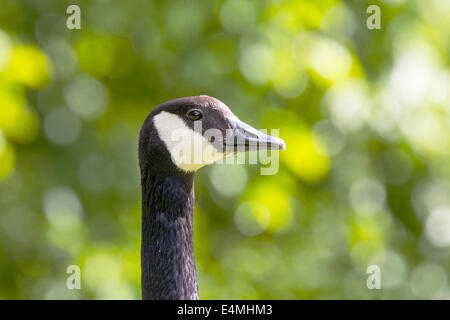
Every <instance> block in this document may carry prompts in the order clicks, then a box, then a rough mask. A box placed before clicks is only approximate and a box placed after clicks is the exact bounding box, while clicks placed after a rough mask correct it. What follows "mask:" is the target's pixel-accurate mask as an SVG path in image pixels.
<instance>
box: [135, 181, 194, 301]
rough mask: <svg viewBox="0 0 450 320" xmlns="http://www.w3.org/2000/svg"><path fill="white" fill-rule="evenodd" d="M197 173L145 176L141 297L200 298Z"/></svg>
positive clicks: (143, 186)
mask: <svg viewBox="0 0 450 320" xmlns="http://www.w3.org/2000/svg"><path fill="white" fill-rule="evenodd" d="M193 210H194V176H193V175H178V174H174V175H167V174H154V175H148V176H143V177H142V247H141V269H142V283H141V284H142V298H143V299H166V300H171V299H198V284H197V274H196V270H195V260H194V246H193V231H194V213H193Z"/></svg>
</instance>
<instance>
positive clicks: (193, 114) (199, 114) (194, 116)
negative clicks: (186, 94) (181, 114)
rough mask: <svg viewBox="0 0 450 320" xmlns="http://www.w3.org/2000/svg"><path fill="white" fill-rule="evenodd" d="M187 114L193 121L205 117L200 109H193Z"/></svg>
mask: <svg viewBox="0 0 450 320" xmlns="http://www.w3.org/2000/svg"><path fill="white" fill-rule="evenodd" d="M187 116H188V118H189V119H191V120H192V121H197V120H200V119H201V118H203V113H202V112H201V111H200V110H197V109H195V110H191V111H189V112H188V113H187Z"/></svg>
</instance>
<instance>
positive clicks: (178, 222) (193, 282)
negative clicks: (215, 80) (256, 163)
mask: <svg viewBox="0 0 450 320" xmlns="http://www.w3.org/2000/svg"><path fill="white" fill-rule="evenodd" d="M263 148H271V149H285V143H284V141H283V140H281V139H280V138H277V137H271V136H268V135H265V134H263V133H261V132H259V131H257V130H256V129H254V128H252V127H251V126H249V125H247V124H245V123H243V122H241V121H240V120H239V119H238V118H237V117H236V116H235V115H234V114H233V113H232V112H231V110H230V109H229V108H228V107H227V106H226V105H225V104H224V103H222V102H221V101H219V100H217V99H215V98H212V97H209V96H196V97H186V98H180V99H175V100H171V101H168V102H165V103H163V104H161V105H160V106H158V107H157V108H156V109H154V110H153V111H152V112H151V113H150V114H149V115H148V117H147V119H146V120H145V121H144V124H143V125H142V128H141V131H140V136H139V165H140V169H141V186H142V243H141V269H142V278H141V285H142V298H143V299H164V300H172V299H183V300H184V299H198V284H197V274H196V270H195V260H194V247H193V222H194V221H193V220H194V174H195V171H196V170H198V169H199V168H201V167H202V166H205V165H207V164H210V163H213V162H215V161H217V160H218V159H220V158H223V157H224V156H226V155H228V154H230V153H236V152H240V151H246V150H252V149H263ZM180 150H181V151H182V152H180ZM183 153H184V154H183Z"/></svg>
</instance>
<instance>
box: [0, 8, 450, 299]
mask: <svg viewBox="0 0 450 320" xmlns="http://www.w3.org/2000/svg"><path fill="white" fill-rule="evenodd" d="M70 4H78V5H79V6H80V8H81V17H82V23H81V27H82V29H81V30H68V29H67V28H66V24H65V22H66V18H67V17H68V15H67V14H66V13H65V12H66V8H67V6H68V5H70ZM369 4H377V5H379V6H380V8H381V29H380V30H368V29H367V28H366V19H367V17H368V14H367V13H366V9H367V7H368V5H369ZM449 34H450V4H449V2H448V1H445V0H429V1H420V0H383V1H356V0H353V1H350V0H349V1H338V0H323V1H308V0H291V1H288V0H277V1H268V0H265V1H263V0H257V1H256V0H255V1H251V0H225V1H222V0H221V1H216V0H214V1H149V0H134V1H120V2H119V1H112V0H97V1H56V0H42V1H33V0H21V1H17V0H0V279H1V281H0V298H2V299H8V298H18V299H23V298H32V299H46V298H56V299H80V298H83V299H109V298H125V299H137V298H140V215H141V213H140V180H139V179H140V178H139V171H138V163H137V137H138V132H139V129H140V126H141V124H142V122H143V120H144V119H145V117H146V116H147V114H148V113H149V112H150V111H151V110H152V109H153V108H154V107H156V106H157V105H158V104H160V103H162V102H164V101H166V100H169V99H172V98H176V97H181V96H191V95H199V94H208V95H211V96H214V97H217V98H219V99H221V100H222V101H224V102H225V103H226V104H227V105H228V106H230V108H231V109H232V110H233V111H234V113H235V114H236V115H238V116H239V117H240V118H241V119H242V120H243V121H246V122H248V123H250V124H252V125H254V126H256V127H258V128H269V129H270V128H276V129H280V136H281V137H282V138H284V139H285V140H286V142H287V150H286V151H282V152H280V169H279V172H278V173H277V174H276V175H273V176H262V175H260V174H259V170H260V167H259V166H257V165H212V166H209V167H207V168H203V169H201V170H200V171H199V172H198V173H197V177H196V195H197V196H196V211H195V252H196V260H197V269H198V273H199V285H200V297H201V298H203V299H212V298H216V299H221V298H226V299H240V298H244V299H247V298H252V299H253V298H254V299H258V298H265V299H276V298H285V299H296V298H298V299H315V298H322V299H323V298H356V299H359V298H368V299H379V298H384V299H386V298H426V299H429V298H449V297H450V287H449V281H448V277H449V267H450V249H449V248H450V166H449V163H450V94H449V91H450V90H449V89H450V87H449V79H450V61H449V56H450V38H449ZM71 264H78V265H80V267H81V270H82V290H68V289H66V287H65V281H66V277H67V276H68V275H67V274H66V268H67V266H69V265H71ZM371 264H376V265H379V266H380V267H381V272H382V273H381V275H382V277H381V284H382V290H369V289H367V287H366V279H367V277H368V275H367V274H366V269H367V267H368V266H369V265H371Z"/></svg>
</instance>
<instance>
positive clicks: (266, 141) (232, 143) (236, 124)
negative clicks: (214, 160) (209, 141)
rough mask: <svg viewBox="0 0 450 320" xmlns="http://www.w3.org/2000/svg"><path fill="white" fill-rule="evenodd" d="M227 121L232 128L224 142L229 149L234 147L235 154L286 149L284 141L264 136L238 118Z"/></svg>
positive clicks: (228, 118)
mask: <svg viewBox="0 0 450 320" xmlns="http://www.w3.org/2000/svg"><path fill="white" fill-rule="evenodd" d="M227 120H228V122H229V123H230V126H231V132H227V136H226V138H225V141H224V144H225V147H226V148H227V149H229V148H230V147H232V148H233V150H234V151H235V152H239V151H252V150H267V149H270V150H280V149H283V150H285V149H286V143H285V142H284V141H283V139H280V138H278V137H273V136H269V135H267V134H264V133H262V132H261V131H258V130H256V129H255V128H253V127H252V126H250V125H248V124H246V123H245V122H242V121H240V120H239V119H237V118H230V117H227ZM227 131H230V130H227Z"/></svg>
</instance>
